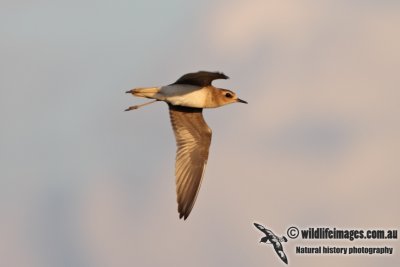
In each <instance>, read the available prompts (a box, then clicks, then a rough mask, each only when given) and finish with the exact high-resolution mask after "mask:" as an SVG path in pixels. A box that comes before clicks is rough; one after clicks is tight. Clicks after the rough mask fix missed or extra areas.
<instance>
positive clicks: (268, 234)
mask: <svg viewBox="0 0 400 267" xmlns="http://www.w3.org/2000/svg"><path fill="white" fill-rule="evenodd" d="M254 226H255V227H257V229H258V230H260V231H261V232H263V233H264V234H265V236H264V237H263V238H261V240H260V243H261V242H263V243H265V244H272V245H273V246H274V249H275V251H276V253H277V254H278V256H279V258H281V260H282V261H283V262H284V263H286V264H288V259H287V257H286V254H285V252H283V247H282V244H281V242H287V238H286V237H284V236H283V237H280V238H279V237H278V236H276V235H275V234H274V233H273V232H272V231H271V230H269V229H267V228H265V227H264V226H262V225H261V224H258V223H254Z"/></svg>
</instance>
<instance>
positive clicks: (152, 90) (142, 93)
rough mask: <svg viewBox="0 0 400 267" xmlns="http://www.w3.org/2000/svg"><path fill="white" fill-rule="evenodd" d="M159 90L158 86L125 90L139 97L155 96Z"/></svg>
mask: <svg viewBox="0 0 400 267" xmlns="http://www.w3.org/2000/svg"><path fill="white" fill-rule="evenodd" d="M159 91H160V87H142V88H135V89H132V90H129V91H126V93H127V94H132V95H134V96H139V97H147V98H155V99H157V98H156V94H157V93H158V92H159Z"/></svg>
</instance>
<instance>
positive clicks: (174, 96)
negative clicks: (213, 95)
mask: <svg viewBox="0 0 400 267" xmlns="http://www.w3.org/2000/svg"><path fill="white" fill-rule="evenodd" d="M171 87H172V86H171ZM169 89H170V90H164V91H161V92H162V93H163V94H164V99H163V100H164V101H166V102H168V103H170V104H172V105H174V106H184V107H192V108H204V107H205V103H206V98H207V91H206V90H205V88H202V89H198V87H197V88H196V87H194V88H187V87H186V88H176V87H175V88H169ZM188 89H189V90H188ZM190 89H193V90H190Z"/></svg>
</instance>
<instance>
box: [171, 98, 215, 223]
mask: <svg viewBox="0 0 400 267" xmlns="http://www.w3.org/2000/svg"><path fill="white" fill-rule="evenodd" d="M169 115H170V118H171V123H172V128H173V130H174V134H175V138H176V144H177V152H176V163H175V176H176V193H177V200H178V212H179V218H182V217H183V218H184V219H185V220H186V218H187V217H188V216H189V214H190V211H191V210H192V208H193V205H194V202H195V201H196V196H197V193H198V192H199V188H200V184H201V180H202V178H203V175H204V170H205V168H206V164H207V159H208V150H209V147H210V144H211V129H210V128H208V125H207V124H206V122H205V121H204V118H203V114H202V109H200V108H188V107H181V106H173V105H169Z"/></svg>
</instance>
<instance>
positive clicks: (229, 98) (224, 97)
mask: <svg viewBox="0 0 400 267" xmlns="http://www.w3.org/2000/svg"><path fill="white" fill-rule="evenodd" d="M218 91H219V97H218V98H219V100H220V102H221V103H222V104H223V105H227V104H231V103H236V102H238V103H244V104H247V102H246V101H244V100H242V99H240V98H238V96H237V95H236V94H235V93H234V92H232V91H231V90H228V89H219V90H218Z"/></svg>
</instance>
